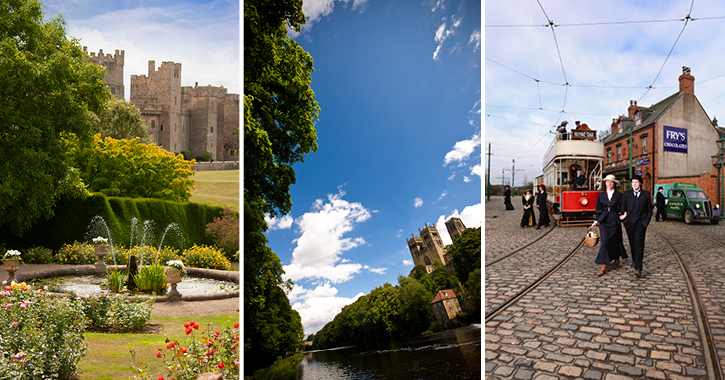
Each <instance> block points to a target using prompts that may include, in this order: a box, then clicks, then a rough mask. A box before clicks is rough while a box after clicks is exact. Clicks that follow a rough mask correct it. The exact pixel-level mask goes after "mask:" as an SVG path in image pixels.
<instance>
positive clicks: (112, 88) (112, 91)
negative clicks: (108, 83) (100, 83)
mask: <svg viewBox="0 0 725 380" xmlns="http://www.w3.org/2000/svg"><path fill="white" fill-rule="evenodd" d="M111 94H113V95H116V88H115V87H111Z"/></svg>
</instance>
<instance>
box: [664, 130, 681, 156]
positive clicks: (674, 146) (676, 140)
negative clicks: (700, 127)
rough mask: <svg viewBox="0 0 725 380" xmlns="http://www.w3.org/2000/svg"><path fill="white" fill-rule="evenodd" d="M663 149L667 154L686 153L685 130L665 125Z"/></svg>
mask: <svg viewBox="0 0 725 380" xmlns="http://www.w3.org/2000/svg"><path fill="white" fill-rule="evenodd" d="M663 133H664V139H663V140H664V141H663V142H662V144H663V149H664V150H665V151H667V152H679V153H687V129H684V128H676V127H670V126H667V125H665V126H664V128H663Z"/></svg>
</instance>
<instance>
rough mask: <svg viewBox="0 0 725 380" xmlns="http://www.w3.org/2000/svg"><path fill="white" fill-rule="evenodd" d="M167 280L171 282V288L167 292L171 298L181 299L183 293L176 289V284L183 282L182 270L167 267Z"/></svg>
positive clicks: (167, 295)
mask: <svg viewBox="0 0 725 380" xmlns="http://www.w3.org/2000/svg"><path fill="white" fill-rule="evenodd" d="M166 282H168V283H169V284H171V290H169V292H168V293H166V297H167V298H169V299H181V293H179V291H178V290H177V289H176V284H178V283H180V282H181V270H180V269H175V268H167V269H166Z"/></svg>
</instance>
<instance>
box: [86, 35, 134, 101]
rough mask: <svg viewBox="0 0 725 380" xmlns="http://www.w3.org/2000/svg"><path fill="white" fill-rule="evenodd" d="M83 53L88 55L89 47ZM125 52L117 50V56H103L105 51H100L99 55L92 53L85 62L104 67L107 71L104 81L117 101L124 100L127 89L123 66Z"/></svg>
mask: <svg viewBox="0 0 725 380" xmlns="http://www.w3.org/2000/svg"><path fill="white" fill-rule="evenodd" d="M83 52H84V53H86V54H88V47H87V46H84V47H83ZM124 54H125V51H124V50H121V51H120V52H119V51H118V49H116V52H115V54H113V55H111V54H103V49H99V50H98V55H96V53H93V52H91V53H90V56H86V57H85V60H86V61H88V62H91V63H95V64H96V65H99V66H103V68H104V69H106V75H104V76H103V81H105V82H106V84H107V85H108V88H109V89H110V90H111V94H113V97H114V98H115V99H117V100H123V98H124V91H125V87H124V86H123V64H124V61H125V60H124Z"/></svg>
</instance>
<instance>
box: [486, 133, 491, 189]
mask: <svg viewBox="0 0 725 380" xmlns="http://www.w3.org/2000/svg"><path fill="white" fill-rule="evenodd" d="M489 199H491V143H488V167H487V168H486V200H489Z"/></svg>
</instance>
